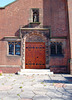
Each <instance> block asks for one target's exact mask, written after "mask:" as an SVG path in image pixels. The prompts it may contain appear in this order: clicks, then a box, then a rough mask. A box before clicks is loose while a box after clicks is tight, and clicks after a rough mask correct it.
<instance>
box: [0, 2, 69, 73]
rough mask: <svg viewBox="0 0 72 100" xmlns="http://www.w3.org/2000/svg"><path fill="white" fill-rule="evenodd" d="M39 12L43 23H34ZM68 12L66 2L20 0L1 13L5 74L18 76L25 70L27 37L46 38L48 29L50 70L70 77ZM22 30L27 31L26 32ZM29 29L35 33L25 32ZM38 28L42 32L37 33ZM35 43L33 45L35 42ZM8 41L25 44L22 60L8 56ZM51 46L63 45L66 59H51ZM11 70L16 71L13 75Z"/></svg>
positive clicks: (0, 42) (1, 61)
mask: <svg viewBox="0 0 72 100" xmlns="http://www.w3.org/2000/svg"><path fill="white" fill-rule="evenodd" d="M36 8H38V9H39V22H40V23H32V22H31V13H32V12H31V11H32V9H36ZM67 10H68V8H67V2H66V0H17V1H16V2H14V3H12V4H11V5H9V6H7V7H5V8H2V9H0V46H1V47H0V69H2V70H3V72H16V71H18V70H20V69H21V68H24V67H25V60H24V59H25V49H24V48H25V35H24V34H28V35H29V36H30V33H31V32H32V33H35V32H37V33H39V34H40V33H41V35H44V34H46V33H45V30H44V28H48V29H49V33H48V36H47V35H45V38H46V39H47V40H46V46H47V51H46V52H47V53H46V60H47V61H46V68H50V69H51V71H54V73H69V72H70V68H69V59H70V47H69V30H68V15H67V14H68V11H67ZM21 28H24V29H23V30H24V32H23V30H22V29H21ZM25 28H26V29H27V28H34V30H25ZM36 28H38V29H37V30H36ZM41 28H43V30H41ZM20 35H21V36H20ZM35 38H36V37H35ZM36 39H37V38H36ZM31 40H32V39H30V40H29V41H30V42H31ZM8 41H21V55H20V56H15V55H14V56H13V55H12V56H11V55H9V54H8ZM35 42H37V40H35ZM51 42H53V43H60V42H61V43H62V52H63V56H51V55H50V44H51ZM9 67H10V68H11V69H12V68H13V69H12V70H11V71H10V70H9ZM6 68H7V70H6ZM14 68H15V71H14Z"/></svg>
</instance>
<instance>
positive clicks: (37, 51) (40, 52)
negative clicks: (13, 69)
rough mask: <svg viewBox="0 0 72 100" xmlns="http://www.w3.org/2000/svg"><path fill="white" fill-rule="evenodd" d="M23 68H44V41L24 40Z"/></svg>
mask: <svg viewBox="0 0 72 100" xmlns="http://www.w3.org/2000/svg"><path fill="white" fill-rule="evenodd" d="M25 68H26V69H44V68H45V43H42V42H26V45H25Z"/></svg>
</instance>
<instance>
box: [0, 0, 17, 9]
mask: <svg viewBox="0 0 72 100" xmlns="http://www.w3.org/2000/svg"><path fill="white" fill-rule="evenodd" d="M13 1H16V0H0V7H4V6H6V5H8V4H9V3H12V2H13Z"/></svg>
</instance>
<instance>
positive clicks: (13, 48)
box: [8, 42, 21, 55]
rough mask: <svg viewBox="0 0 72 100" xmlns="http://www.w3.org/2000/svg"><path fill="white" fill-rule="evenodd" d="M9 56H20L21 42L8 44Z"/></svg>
mask: <svg viewBox="0 0 72 100" xmlns="http://www.w3.org/2000/svg"><path fill="white" fill-rule="evenodd" d="M8 45H9V55H20V54H21V42H8Z"/></svg>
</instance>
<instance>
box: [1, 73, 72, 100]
mask: <svg viewBox="0 0 72 100" xmlns="http://www.w3.org/2000/svg"><path fill="white" fill-rule="evenodd" d="M0 100H72V75H65V74H55V75H15V74H4V75H3V76H0Z"/></svg>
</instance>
